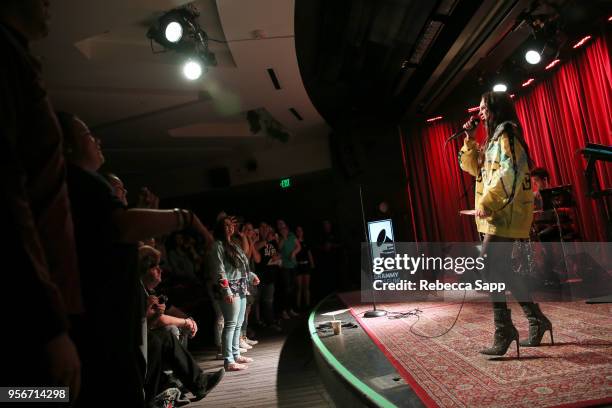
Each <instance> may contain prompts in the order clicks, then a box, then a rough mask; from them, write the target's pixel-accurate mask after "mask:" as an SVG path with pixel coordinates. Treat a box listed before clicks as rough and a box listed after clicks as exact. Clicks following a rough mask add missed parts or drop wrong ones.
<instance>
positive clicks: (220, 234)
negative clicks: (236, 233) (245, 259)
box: [213, 217, 240, 268]
mask: <svg viewBox="0 0 612 408" xmlns="http://www.w3.org/2000/svg"><path fill="white" fill-rule="evenodd" d="M229 219H231V218H230V217H222V218H220V219H219V220H218V221H217V224H216V225H215V230H214V231H213V234H214V236H215V239H216V240H217V241H220V242H221V243H222V244H223V249H224V250H225V255H226V256H227V258H228V260H229V262H230V264H232V266H234V267H236V268H237V267H238V266H239V265H240V258H239V255H238V248H237V247H236V244H234V243H232V237H229V239H228V237H227V234H226V233H225V220H229Z"/></svg>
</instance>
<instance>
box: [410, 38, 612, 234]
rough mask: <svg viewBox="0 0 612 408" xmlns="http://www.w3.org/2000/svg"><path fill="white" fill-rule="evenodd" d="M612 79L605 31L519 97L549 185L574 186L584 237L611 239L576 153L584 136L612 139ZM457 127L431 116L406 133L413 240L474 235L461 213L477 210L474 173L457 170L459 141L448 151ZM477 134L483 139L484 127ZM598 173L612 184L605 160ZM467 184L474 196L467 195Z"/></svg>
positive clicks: (533, 150) (530, 142)
mask: <svg viewBox="0 0 612 408" xmlns="http://www.w3.org/2000/svg"><path fill="white" fill-rule="evenodd" d="M611 84H612V70H611V67H610V57H609V51H608V45H607V43H606V40H605V38H601V37H600V38H598V39H596V40H594V41H593V42H592V43H591V44H590V45H588V46H587V47H586V48H585V49H584V50H581V51H578V52H577V53H576V55H575V57H574V58H573V59H572V60H571V61H568V62H566V63H564V64H563V65H562V66H561V67H560V68H559V69H558V71H557V72H555V73H554V74H553V75H552V76H551V77H550V78H548V79H546V80H545V81H542V82H541V83H538V84H536V85H535V86H534V88H533V90H532V91H531V92H529V93H527V94H524V95H522V96H520V97H519V98H517V100H516V109H517V113H518V116H519V120H520V121H521V124H522V125H523V128H524V132H525V138H526V140H527V143H528V145H529V147H530V150H531V155H532V157H533V159H534V162H535V165H536V166H542V167H546V168H547V169H548V171H549V173H550V176H551V185H561V184H571V185H572V186H573V188H574V197H575V199H576V201H577V210H578V211H577V212H578V222H579V228H580V233H581V235H582V238H583V240H585V241H599V240H606V235H605V219H604V217H603V215H602V213H601V212H600V210H599V208H598V206H597V204H596V202H595V201H594V200H592V199H591V198H588V197H586V185H585V180H584V175H583V171H584V168H585V164H586V163H585V161H584V160H583V159H582V157H581V156H579V155H577V154H576V151H577V150H578V149H581V148H583V147H584V146H585V144H586V143H587V142H592V143H600V144H604V145H612V90H611ZM459 125H460V124H459V123H449V122H441V121H440V122H434V123H433V124H431V125H426V126H423V127H421V128H420V129H417V130H416V131H414V132H412V134H410V135H407V136H406V137H405V138H403V139H404V143H405V148H404V151H405V162H406V166H407V169H406V171H407V174H408V183H409V186H408V188H409V189H410V192H411V198H412V200H411V202H410V203H408V204H409V205H411V206H412V208H411V209H410V210H411V211H412V212H413V213H414V218H415V232H416V236H415V240H419V241H466V240H473V239H475V237H476V235H475V227H474V225H473V219H470V218H469V217H465V216H464V217H461V218H459V216H458V215H457V214H458V211H459V210H460V209H466V208H473V205H474V197H473V195H474V193H473V178H471V177H469V176H468V175H466V174H465V173H464V174H461V173H462V172H460V170H459V167H458V160H457V151H458V149H459V142H457V143H454V144H452V145H451V144H449V146H447V148H446V150H444V149H443V144H444V139H445V137H447V136H448V135H450V134H451V133H452V132H453V130H454V129H457V128H458V126H459ZM479 128H482V125H481V126H479ZM479 135H480V137H482V135H483V132H482V129H479ZM597 171H598V176H599V180H600V183H601V185H602V187H612V164H610V163H608V164H600V165H598V168H597ZM464 185H465V187H466V188H467V189H468V192H469V193H468V196H469V201H466V200H465V199H463V198H462V195H463V191H464ZM467 221H469V222H467Z"/></svg>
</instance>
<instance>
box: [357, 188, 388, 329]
mask: <svg viewBox="0 0 612 408" xmlns="http://www.w3.org/2000/svg"><path fill="white" fill-rule="evenodd" d="M359 200H360V201H361V219H362V221H363V234H364V235H365V240H366V242H367V243H368V271H367V273H368V276H369V277H370V286H372V285H373V283H374V279H373V277H372V273H373V272H372V258H371V256H372V243H371V242H370V239H369V237H368V230H367V226H366V219H365V210H364V208H363V194H362V192H361V184H359ZM370 290H371V291H372V309H371V310H368V311H366V312H365V313H364V315H363V317H382V316H386V315H387V311H386V310H382V309H377V308H376V296H375V293H376V291H375V290H374V289H373V288H371V289H370Z"/></svg>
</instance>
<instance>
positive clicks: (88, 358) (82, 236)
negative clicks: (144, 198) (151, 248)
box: [57, 112, 210, 406]
mask: <svg viewBox="0 0 612 408" xmlns="http://www.w3.org/2000/svg"><path fill="white" fill-rule="evenodd" d="M57 117H58V120H59V122H60V125H61V127H62V130H63V133H64V144H63V147H64V154H65V156H66V159H67V161H68V166H67V184H68V192H69V196H70V203H71V210H72V215H73V220H74V231H75V237H76V243H77V247H76V249H77V255H78V262H79V269H80V277H81V290H82V293H83V302H84V309H85V313H84V318H83V319H82V321H76V322H74V324H73V332H74V339H75V343H76V344H77V347H78V349H79V354H80V356H81V360H82V368H83V369H82V373H83V382H82V384H83V387H82V395H81V398H80V403H81V404H82V405H83V406H92V405H93V404H98V403H100V402H105V399H108V400H109V404H110V403H114V402H116V401H114V398H113V397H112V396H110V395H109V393H108V392H107V389H106V383H107V381H108V379H109V378H113V379H114V382H115V388H116V390H117V392H120V393H121V394H122V398H123V401H124V402H125V403H126V405H130V406H140V405H142V401H141V400H142V389H143V385H142V380H141V378H142V373H143V372H144V366H143V364H144V361H145V359H144V356H143V355H142V353H139V348H140V352H142V351H143V345H144V344H145V343H144V341H146V339H145V338H143V336H142V333H143V331H142V330H141V325H142V324H143V320H142V319H143V315H142V313H143V307H142V305H141V302H140V301H139V300H138V299H139V298H140V296H141V292H142V291H141V290H139V287H140V277H139V275H138V267H137V259H138V258H137V247H136V243H137V242H138V241H140V240H143V239H146V238H148V237H152V236H158V235H162V234H167V233H170V232H174V231H178V230H182V229H184V228H185V227H187V226H192V227H194V228H195V229H196V230H198V231H199V232H200V233H201V234H203V235H207V234H208V235H210V234H209V233H208V231H207V230H206V229H205V228H204V226H202V224H201V222H200V220H199V219H198V217H197V216H195V215H194V214H193V213H191V212H190V211H187V210H179V209H175V210H154V209H139V208H132V209H127V208H126V206H125V203H124V201H123V202H122V200H119V199H118V198H117V197H116V196H115V195H114V193H113V189H112V187H111V186H110V185H109V184H108V182H107V181H106V180H105V179H104V178H103V177H102V176H101V175H100V174H98V169H99V168H100V166H101V165H102V163H103V162H104V155H103V154H102V150H101V148H100V142H99V140H98V139H96V138H95V137H94V136H93V135H92V134H91V131H90V130H89V129H88V128H87V125H85V123H83V121H81V120H80V119H78V118H77V117H76V116H74V115H72V114H68V113H62V112H59V113H58V114H57ZM113 310H123V311H125V313H121V314H120V315H119V316H117V315H116V314H115V313H110V311H113ZM109 327H114V328H115V330H112V331H111V330H108V328H109ZM117 332H119V333H122V335H121V336H117V335H116V333H117ZM139 356H140V357H139Z"/></svg>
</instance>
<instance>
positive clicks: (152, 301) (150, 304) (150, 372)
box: [139, 246, 225, 402]
mask: <svg viewBox="0 0 612 408" xmlns="http://www.w3.org/2000/svg"><path fill="white" fill-rule="evenodd" d="M159 255H160V253H159V251H157V250H156V249H155V248H151V247H146V246H144V247H141V248H140V249H139V256H140V258H141V259H140V264H139V265H140V274H141V276H142V283H143V286H142V290H143V294H144V295H145V296H146V299H147V303H146V310H145V316H146V318H147V321H148V322H149V323H151V325H152V326H153V327H155V325H156V324H158V323H160V322H165V323H169V324H175V323H178V324H181V322H178V321H177V320H176V318H173V317H172V316H166V319H163V318H162V316H164V304H162V303H159V298H158V297H157V296H155V295H152V294H151V292H149V290H148V289H147V287H150V286H156V283H159V282H160V281H161V270H160V269H159ZM180 320H182V324H184V327H188V328H189V330H191V332H192V333H193V334H195V332H196V331H197V326H194V325H195V322H193V321H192V320H189V319H180ZM169 370H171V371H172V375H173V377H174V378H176V379H178V380H179V381H180V384H172V383H170V382H168V380H166V381H164V375H163V374H164V371H169ZM224 373H225V370H224V369H223V368H221V369H220V370H218V371H216V372H214V373H204V372H203V371H202V369H200V367H199V366H198V363H197V362H196V361H195V360H194V358H193V356H192V355H191V353H189V351H188V350H187V348H186V347H185V346H184V345H183V344H182V343H181V342H180V341H179V339H178V338H177V336H175V335H174V333H172V331H169V330H156V329H154V328H153V329H149V330H148V331H147V372H146V377H145V396H146V399H147V401H148V402H150V401H153V400H154V398H155V396H157V395H158V394H159V393H160V392H162V391H163V390H164V389H165V388H168V387H172V386H175V385H179V387H180V388H182V389H183V390H185V391H190V392H191V393H192V394H193V396H194V398H192V401H199V400H201V399H202V398H204V397H205V396H206V395H207V394H208V393H209V392H210V391H211V390H212V389H213V388H214V387H215V386H217V384H219V382H220V381H221V379H222V378H223V375H224Z"/></svg>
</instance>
